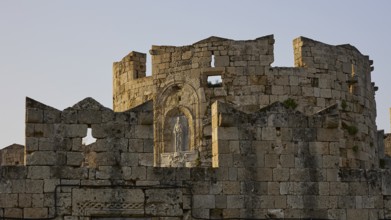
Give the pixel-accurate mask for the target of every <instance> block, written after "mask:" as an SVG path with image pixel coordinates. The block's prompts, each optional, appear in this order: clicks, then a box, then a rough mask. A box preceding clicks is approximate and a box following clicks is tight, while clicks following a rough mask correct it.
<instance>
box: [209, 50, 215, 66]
mask: <svg viewBox="0 0 391 220" xmlns="http://www.w3.org/2000/svg"><path fill="white" fill-rule="evenodd" d="M210 66H211V67H215V55H214V54H213V51H212V58H211V62H210Z"/></svg>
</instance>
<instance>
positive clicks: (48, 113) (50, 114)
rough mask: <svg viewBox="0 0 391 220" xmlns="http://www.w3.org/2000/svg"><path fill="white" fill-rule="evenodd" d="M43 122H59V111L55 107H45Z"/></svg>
mask: <svg viewBox="0 0 391 220" xmlns="http://www.w3.org/2000/svg"><path fill="white" fill-rule="evenodd" d="M43 122H44V123H49V124H54V123H60V122H61V112H60V111H58V110H56V109H45V110H44V112H43Z"/></svg>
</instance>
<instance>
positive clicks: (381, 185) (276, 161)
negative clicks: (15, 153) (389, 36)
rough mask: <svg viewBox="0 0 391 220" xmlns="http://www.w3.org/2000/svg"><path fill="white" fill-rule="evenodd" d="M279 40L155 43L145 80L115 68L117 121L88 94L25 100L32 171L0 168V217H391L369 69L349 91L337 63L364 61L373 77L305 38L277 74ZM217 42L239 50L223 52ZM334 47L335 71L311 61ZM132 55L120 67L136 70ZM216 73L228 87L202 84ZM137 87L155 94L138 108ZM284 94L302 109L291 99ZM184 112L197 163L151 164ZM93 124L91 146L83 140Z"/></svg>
mask: <svg viewBox="0 0 391 220" xmlns="http://www.w3.org/2000/svg"><path fill="white" fill-rule="evenodd" d="M273 42H274V40H273V39H272V37H270V36H269V37H264V38H260V39H257V40H254V41H229V40H221V39H219V38H210V39H207V40H205V41H201V42H199V43H196V44H194V45H193V46H189V47H183V48H179V47H156V46H154V47H153V48H152V51H151V53H152V54H153V56H154V57H153V60H154V66H155V67H154V70H153V75H152V76H151V77H144V78H143V77H142V78H139V79H135V80H134V81H130V82H123V81H121V82H119V81H116V79H118V78H115V77H116V74H117V73H121V74H122V75H123V73H125V72H126V71H123V70H121V69H120V68H119V67H120V66H121V65H119V64H118V63H117V64H114V84H115V85H117V86H119V87H121V88H122V89H120V90H118V91H121V92H118V93H117V92H116V91H117V89H118V88H119V87H114V106H115V107H114V108H115V110H116V111H117V112H114V111H112V110H110V109H108V108H105V107H103V106H102V105H100V104H99V103H97V102H96V101H94V100H93V99H91V98H87V99H85V100H82V101H81V102H79V103H77V104H76V105H74V106H73V107H70V108H67V109H65V110H63V111H60V110H57V109H54V108H52V107H49V106H47V105H44V104H42V103H39V102H37V101H34V100H32V99H27V100H26V147H25V152H26V165H25V166H0V217H12V218H35V219H45V218H50V219H67V220H87V219H91V218H93V217H94V218H97V217H134V218H136V217H144V218H151V219H153V220H157V219H165V220H167V219H172V220H179V219H200V218H201V219H224V218H231V219H239V218H242V219H246V218H253V219H267V218H285V219H289V218H313V219H316V218H317V219H352V220H355V219H386V218H391V211H390V210H391V175H390V174H391V173H390V172H391V171H390V170H389V169H379V156H378V154H379V153H378V152H377V148H378V147H379V149H380V148H382V147H383V146H381V145H382V144H381V141H379V140H377V139H376V137H377V135H379V133H376V126H375V124H374V123H375V122H374V118H375V113H373V111H375V109H374V99H373V85H372V84H371V83H370V77H369V72H366V73H368V75H366V78H365V79H366V80H369V82H366V81H365V82H363V81H360V78H359V76H357V77H353V78H357V80H356V81H357V83H360V82H361V83H363V84H357V85H366V86H367V87H366V89H363V88H361V86H360V87H359V90H358V89H357V88H356V89H355V90H354V88H353V93H350V91H349V90H348V88H349V85H350V84H351V83H354V82H356V81H355V80H353V81H350V80H349V77H350V76H351V74H352V73H351V72H348V69H349V68H348V66H350V67H351V66H352V65H351V63H350V65H348V64H346V65H345V66H346V67H345V71H346V72H347V73H344V72H343V71H342V70H343V66H344V65H343V63H349V62H351V60H349V59H350V58H351V57H355V58H357V60H358V58H360V57H361V58H362V60H360V61H356V62H357V63H355V64H354V65H356V66H357V67H356V66H355V67H354V69H355V71H357V72H356V73H358V71H359V70H360V71H364V70H368V71H370V66H369V64H370V63H369V60H368V59H367V57H364V56H361V55H360V54H358V51H357V50H356V49H354V48H352V47H347V46H340V47H333V46H329V45H325V44H322V43H319V42H315V41H312V40H309V39H306V38H299V39H298V40H295V43H294V44H295V45H299V46H300V44H301V42H303V45H302V46H301V47H302V54H303V55H302V56H301V58H300V56H298V55H295V60H296V62H297V64H296V65H299V66H300V67H295V68H277V67H274V68H273V67H270V64H271V63H272V61H273V58H272V57H273V56H272V45H273ZM254 44H255V46H254ZM224 45H225V46H224ZM306 45H307V46H306ZM225 47H226V48H231V49H232V48H236V50H233V49H232V50H231V49H230V50H227V53H226V54H225V53H224V52H223V51H224V50H223V49H224V48H225ZM184 48H185V49H184ZM197 48H198V50H197ZM208 48H209V50H208ZM216 48H217V50H219V51H216ZM219 48H220V49H219ZM182 49H184V51H182ZM270 49H271V50H270ZM176 50H177V53H176V52H175V51H176ZM193 50H194V51H193ZM329 50H331V52H333V53H335V54H339V53H341V54H339V55H338V56H341V57H340V59H335V58H334V59H335V62H336V63H335V66H333V67H328V66H327V65H326V64H327V62H323V61H319V60H318V59H315V58H316V57H319V56H320V57H324V54H323V55H317V53H321V52H324V53H326V54H328V53H331V52H330V51H329ZM162 51H163V52H162ZM188 51H192V52H188ZM197 51H198V52H197ZM210 51H214V52H213V53H214V56H215V57H214V58H215V67H211V66H210V65H211V64H210V62H211V52H210ZM249 51H253V52H249ZM254 51H255V52H254ZM309 51H311V53H310V52H309ZM341 51H342V52H346V53H342V52H341ZM217 52H219V53H217ZM165 53H170V54H171V55H175V54H176V55H177V56H171V55H170V56H168V55H165ZM270 53H271V54H270ZM135 54H136V53H133V55H132V53H131V55H129V56H128V57H129V60H128V61H126V62H134V61H131V59H133V58H131V57H132V56H139V55H137V54H136V55H135ZM159 54H160V55H159ZM178 54H181V56H179V55H178ZM184 54H186V55H184ZM195 54H199V57H198V61H194V59H195V58H194V57H196V56H195ZM244 54H247V55H244ZM248 54H252V55H248ZM260 54H262V56H261V55H260ZM225 55H226V56H228V58H227V57H224V56H225ZM304 55H305V56H304ZM159 56H161V58H159ZM164 56H166V58H165V59H166V60H170V61H169V62H168V61H163V60H164V59H163V57H164ZM189 56H190V57H193V58H192V59H190V58H188V57H189ZM218 56H220V57H218ZM330 56H331V55H330ZM141 57H142V56H141ZM167 57H170V59H168V58H167ZM309 57H313V58H312V59H310V58H309ZM344 57H345V58H346V61H344V59H345V58H344ZM184 58H188V59H187V61H186V59H184ZM231 58H232V61H231ZM139 59H140V57H139ZM159 59H162V60H161V61H159ZM175 59H178V61H176V62H174V61H175ZM227 59H228V60H229V62H227ZM236 59H237V60H236ZM253 59H255V60H253ZM256 59H259V60H256ZM124 60H127V58H126V57H125V58H124ZM124 60H123V61H122V62H124ZM140 60H141V59H140ZM261 60H263V61H261ZM338 60H341V61H340V62H341V63H340V64H338V65H337V63H338V62H337V61H338ZM250 61H253V62H250ZM310 61H313V62H314V63H311V64H310ZM160 62H162V63H160ZM193 62H194V66H193ZM235 62H236V64H235ZM263 62H264V63H263ZM361 62H363V63H361ZM365 62H367V63H365ZM179 63H182V64H183V65H179ZM190 63H191V65H190ZM250 63H251V64H252V63H254V71H255V72H254V73H252V74H250V71H251V70H252V69H253V68H250V67H252V66H251V65H250ZM359 64H360V65H359ZM361 64H362V67H361ZM224 65H228V66H224ZM235 65H237V66H235ZM243 65H244V66H243ZM307 65H314V67H309V66H307ZM123 66H124V65H122V67H123ZM125 66H126V65H125ZM130 66H131V65H130V64H129V66H128V68H130ZM139 67H140V66H139ZM139 67H138V68H139ZM326 67H327V68H326ZM118 68H119V69H118ZM132 68H133V67H132ZM334 68H337V70H333V69H334ZM360 68H361V69H360ZM257 69H258V70H259V71H261V72H257V71H258V70H257ZM174 70H175V71H174ZM127 71H130V72H131V71H133V73H134V69H133V70H131V68H130V69H128V70H127ZM180 71H183V72H184V74H181V73H180ZM333 71H335V72H333ZM339 71H342V72H339ZM258 73H259V74H258ZM216 74H221V75H222V80H223V86H222V87H208V86H207V83H206V78H207V76H208V75H216ZM333 74H335V75H333ZM128 76H129V75H126V77H128ZM130 76H132V75H130ZM133 76H134V75H133ZM139 76H140V75H139ZM343 76H345V77H346V78H344V77H343ZM121 77H125V76H121ZM308 77H309V78H308ZM338 77H340V79H339V78H338ZM136 78H137V77H136ZM313 78H318V80H316V79H313ZM127 79H129V78H127ZM138 80H140V81H142V82H144V83H146V84H145V85H146V86H144V87H141V86H140V87H138V91H137V92H138V93H137V94H145V93H144V92H145V91H146V89H147V87H149V86H150V87H151V88H153V89H152V90H151V91H153V93H152V94H148V95H146V96H144V98H142V99H133V98H135V97H136V96H135V95H134V94H135V93H133V91H132V89H129V88H135V87H131V85H132V86H136V83H135V82H137V81H138ZM117 83H118V84H117ZM132 83H135V84H134V85H133V84H132ZM323 85H324V86H325V87H323ZM338 85H340V87H338ZM352 85H353V86H354V85H356V84H352ZM328 86H330V88H331V87H332V86H335V87H337V88H339V89H336V88H335V87H333V89H329V90H328V88H329V87H328ZM318 90H319V91H318ZM334 90H335V91H339V95H335V94H338V92H335V91H334ZM279 91H281V92H279ZM292 91H295V93H293V92H292ZM363 91H365V92H363ZM285 92H287V93H285ZM288 92H289V93H288ZM125 93H127V94H125ZM288 94H289V95H288ZM294 94H295V95H294ZM302 96H303V97H302ZM324 96H326V97H324ZM116 97H117V98H118V97H120V98H118V99H117V98H116ZM121 97H122V98H121ZM151 97H152V98H151ZM337 97H338V98H337ZM288 98H291V99H293V100H295V103H297V104H298V106H297V107H296V108H294V106H293V105H292V102H285V101H286V100H287V99H288ZM121 99H125V100H121ZM131 100H133V101H131ZM248 100H253V101H254V100H255V103H250V102H249V101H248ZM261 100H263V101H262V102H261ZM318 100H319V101H318ZM342 100H345V102H342ZM360 100H362V101H363V103H364V104H360V103H361V102H360ZM128 101H129V102H128ZM116 103H117V104H116ZM262 103H263V104H262ZM320 103H322V104H320ZM323 103H324V104H323ZM343 103H345V104H343ZM116 105H117V106H116ZM362 105H364V107H365V108H364V107H363V106H362ZM371 109H372V110H371ZM369 113H371V114H369ZM178 114H180V115H183V117H185V118H186V120H188V122H189V123H188V125H189V126H192V127H191V128H189V133H190V134H192V135H193V138H192V139H189V142H191V143H192V144H189V148H190V147H191V149H188V150H189V152H191V150H196V151H198V152H200V153H199V155H200V157H199V158H200V159H197V158H196V159H195V161H190V163H188V166H187V164H184V166H182V165H183V164H182V165H181V166H177V167H159V166H160V165H164V164H161V163H160V162H161V161H159V156H160V155H159V154H164V153H165V151H164V150H165V149H166V148H165V147H166V146H165V145H166V141H167V139H165V138H166V137H165V136H164V134H165V133H164V132H163V131H160V130H157V128H160V129H161V128H163V129H165V128H167V127H165V126H167V124H168V125H169V123H167V119H166V118H165V116H169V117H171V116H176V115H178ZM372 119H373V120H372ZM343 123H345V125H344V124H343ZM352 123H354V125H355V126H357V129H358V130H357V131H356V132H352V130H353V131H354V129H353V128H352V127H350V126H352ZM159 126H160V127H159ZM347 126H349V127H347ZM89 128H90V129H91V130H92V136H93V137H94V138H96V141H95V142H94V143H91V144H89V145H85V144H83V141H82V140H83V137H85V136H86V134H87V130H88V129H89ZM375 135H376V136H375ZM371 142H373V144H372V146H371V144H370V143H371ZM356 143H363V144H362V145H363V146H362V148H355V147H354V146H356V145H355V144H356ZM366 144H368V145H366ZM353 147H354V148H353ZM360 147H361V145H360ZM354 149H355V150H354ZM193 159H194V158H193ZM191 162H193V163H191Z"/></svg>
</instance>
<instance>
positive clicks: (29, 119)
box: [26, 108, 43, 123]
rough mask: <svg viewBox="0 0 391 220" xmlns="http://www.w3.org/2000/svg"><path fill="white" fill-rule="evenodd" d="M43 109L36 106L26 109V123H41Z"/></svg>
mask: <svg viewBox="0 0 391 220" xmlns="http://www.w3.org/2000/svg"><path fill="white" fill-rule="evenodd" d="M42 122H43V111H42V110H41V109H36V108H27V109H26V123H42Z"/></svg>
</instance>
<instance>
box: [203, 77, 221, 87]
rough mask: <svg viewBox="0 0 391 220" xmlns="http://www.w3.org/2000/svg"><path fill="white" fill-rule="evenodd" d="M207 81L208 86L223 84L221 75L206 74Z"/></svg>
mask: <svg viewBox="0 0 391 220" xmlns="http://www.w3.org/2000/svg"><path fill="white" fill-rule="evenodd" d="M207 82H208V87H222V86H223V80H222V78H221V75H214V76H208V79H207Z"/></svg>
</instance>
